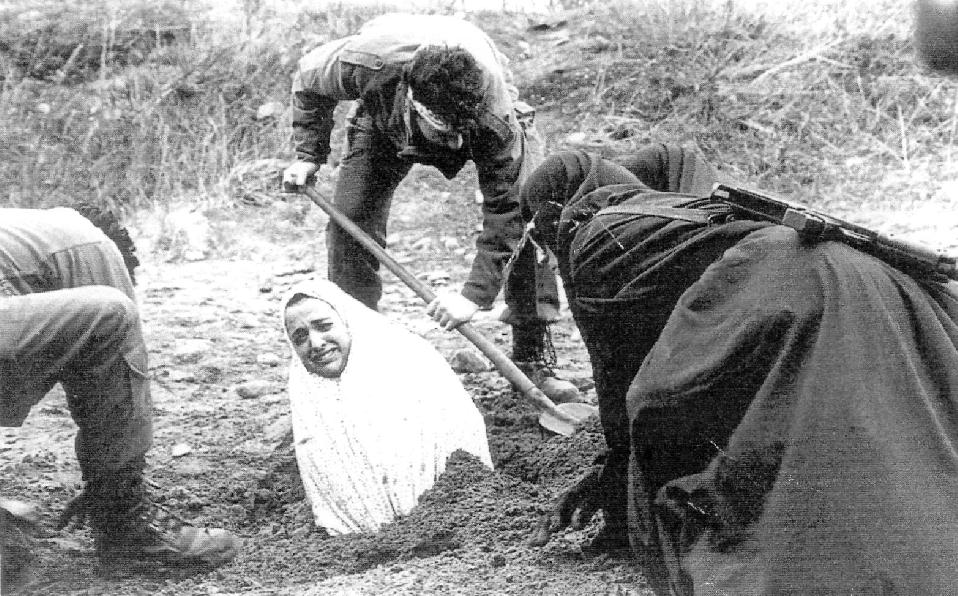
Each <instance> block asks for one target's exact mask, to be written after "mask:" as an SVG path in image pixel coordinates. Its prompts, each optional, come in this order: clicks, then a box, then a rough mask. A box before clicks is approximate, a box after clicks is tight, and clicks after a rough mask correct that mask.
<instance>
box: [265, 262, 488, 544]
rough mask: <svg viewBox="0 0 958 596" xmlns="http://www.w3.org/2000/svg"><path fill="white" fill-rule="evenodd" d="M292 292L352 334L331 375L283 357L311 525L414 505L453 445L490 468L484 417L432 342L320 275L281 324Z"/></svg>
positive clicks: (347, 529) (369, 524)
mask: <svg viewBox="0 0 958 596" xmlns="http://www.w3.org/2000/svg"><path fill="white" fill-rule="evenodd" d="M296 294H305V295H308V296H311V297H315V298H318V299H320V300H323V301H325V302H327V303H328V304H329V305H330V306H332V307H333V309H334V310H335V311H336V312H337V313H338V314H339V316H340V317H342V319H343V321H344V322H345V323H346V326H347V327H348V329H349V333H350V336H351V338H352V346H351V348H350V351H349V357H348V360H347V363H346V367H345V369H344V370H343V373H342V375H341V376H340V377H338V378H324V377H320V376H319V375H315V374H311V373H309V372H307V370H306V368H305V367H304V366H303V363H302V362H301V361H300V359H299V357H298V356H297V355H296V352H295V350H294V351H293V354H292V359H291V361H290V368H289V400H290V407H291V409H292V416H293V436H294V439H295V449H296V460H297V463H298V464H299V471H300V476H301V477H302V480H303V485H304V487H305V489H306V495H307V497H308V498H309V501H310V504H311V505H312V509H313V517H314V519H315V521H316V525H317V526H321V527H323V528H325V529H326V530H327V531H328V532H329V533H330V534H332V535H339V534H347V533H351V532H363V531H365V532H375V531H377V530H378V529H379V527H380V526H381V525H382V524H384V523H386V522H389V521H392V520H393V519H394V518H395V517H396V516H398V515H402V514H405V513H408V512H409V510H410V509H412V507H413V506H414V505H415V504H416V501H417V500H418V498H419V496H420V495H421V494H422V493H423V492H424V491H426V490H427V489H428V488H430V487H431V486H432V485H433V483H434V482H435V480H436V478H437V477H438V476H439V474H441V473H442V471H443V470H444V469H445V466H446V460H447V459H448V457H449V455H451V454H452V452H453V451H455V450H457V449H462V450H464V451H467V452H469V453H472V454H474V455H475V456H476V457H478V458H479V459H480V460H481V461H482V462H484V463H485V464H486V465H488V466H489V467H492V460H491V458H490V456H489V444H488V441H487V439H486V428H485V424H484V422H483V420H482V415H481V414H480V413H479V411H478V410H477V409H476V407H475V405H474V404H473V402H472V399H471V398H470V397H469V394H468V393H466V391H465V389H463V387H462V384H461V383H460V381H459V377H458V376H456V374H455V373H454V372H453V371H452V370H451V369H450V368H449V365H448V363H447V362H446V360H445V359H444V358H443V357H442V356H441V355H440V354H439V353H438V352H437V351H436V350H435V349H433V347H432V346H431V345H429V344H428V343H427V342H426V341H425V340H424V339H422V338H421V337H419V336H417V335H414V334H413V333H411V332H409V331H408V330H406V329H405V328H403V327H401V326H400V325H398V324H396V323H393V322H391V321H389V320H388V319H386V318H385V317H384V316H382V315H381V314H379V313H377V312H375V311H373V310H370V309H369V308H367V307H365V306H364V305H362V304H361V303H360V302H358V301H357V300H355V299H353V298H352V297H350V296H348V295H347V294H346V293H345V292H343V291H342V290H341V289H339V287H337V286H336V285H334V284H332V283H331V282H328V281H325V280H323V281H310V282H304V283H301V284H298V285H297V286H295V287H294V288H293V289H292V290H291V291H290V293H289V294H288V295H287V297H286V298H285V299H284V300H283V302H282V306H281V316H283V322H284V325H285V310H286V304H287V303H288V302H289V301H290V299H292V298H293V296H295V295H296ZM288 339H289V337H288V335H287V340H288Z"/></svg>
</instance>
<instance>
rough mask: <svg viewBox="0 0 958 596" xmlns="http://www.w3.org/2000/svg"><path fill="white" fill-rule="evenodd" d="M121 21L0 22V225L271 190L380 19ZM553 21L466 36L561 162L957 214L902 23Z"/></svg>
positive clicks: (944, 102) (871, 19)
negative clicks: (336, 78)
mask: <svg viewBox="0 0 958 596" xmlns="http://www.w3.org/2000/svg"><path fill="white" fill-rule="evenodd" d="M113 4H115V3H91V2H82V3H81V2H76V1H74V2H73V3H61V2H56V3H52V2H51V3H47V4H37V3H28V4H23V3H20V4H17V3H14V4H8V5H6V6H7V7H6V8H0V15H2V16H0V77H2V78H0V105H3V106H4V109H3V111H2V113H0V136H2V138H0V146H2V147H3V149H2V150H0V151H3V152H4V153H5V155H4V157H3V159H2V161H0V177H2V179H3V180H4V182H5V184H4V185H3V189H4V192H3V193H2V194H0V203H2V204H8V205H19V206H27V205H49V204H54V203H64V202H67V203H68V202H70V201H72V200H74V199H78V198H83V199H87V200H89V199H91V198H93V199H96V200H99V201H101V202H104V203H107V204H110V205H113V206H117V207H124V208H142V207H155V206H157V205H159V206H161V207H162V206H166V205H169V204H171V203H173V202H176V201H179V200H187V201H190V202H193V203H194V204H201V203H204V202H209V201H211V200H212V201H223V200H226V201H227V202H228V201H229V200H232V199H234V198H236V197H241V196H242V195H243V194H244V193H249V192H250V191H257V190H264V189H272V188H275V182H276V174H277V172H278V171H279V170H280V169H281V168H282V166H283V165H284V161H283V160H284V159H288V158H289V157H290V146H289V141H288V127H287V126H286V121H285V118H286V114H285V112H284V111H283V109H282V108H283V106H285V104H286V102H287V90H288V87H289V80H290V75H291V72H292V69H293V68H294V66H295V61H296V59H297V58H298V57H299V56H300V55H301V54H302V52H303V51H304V49H306V48H308V47H310V46H312V45H314V44H316V43H318V42H321V41H323V40H325V39H329V38H333V37H338V36H340V35H344V34H348V33H349V32H351V31H354V30H355V29H356V28H357V27H358V26H359V25H360V24H361V23H362V22H363V21H364V20H366V19H367V18H368V17H369V16H371V15H372V14H374V13H377V12H382V11H384V10H385V9H384V8H383V7H382V6H377V5H372V6H364V7H356V6H353V7H350V6H345V5H343V4H342V3H332V4H327V5H323V6H319V7H315V6H314V7H313V8H309V9H303V10H300V11H297V12H290V10H291V9H290V6H289V3H286V4H285V5H281V4H280V3H272V4H271V3H267V2H263V1H261V0H260V1H257V0H245V1H244V2H243V3H242V13H241V14H235V15H233V16H234V19H233V20H232V21H231V22H230V23H229V24H228V25H224V24H223V23H222V22H221V21H219V20H216V19H212V18H210V16H209V15H208V14H206V13H205V12H203V11H199V10H197V9H195V8H194V9H190V8H188V7H189V6H190V5H189V4H187V3H183V2H174V1H172V0H167V1H166V2H165V3H161V4H158V5H155V6H154V5H152V4H148V3H146V2H142V3H127V4H124V5H122V7H117V6H115V5H113ZM554 4H557V3H554ZM564 4H565V6H566V7H567V8H566V10H563V11H556V12H554V13H552V14H550V15H546V16H544V17H541V18H540V17H535V16H530V15H517V14H492V13H489V14H472V15H470V18H472V19H474V20H476V21H478V22H479V23H480V24H481V25H482V26H483V27H485V28H486V29H487V30H489V31H490V32H491V33H492V34H493V35H494V36H495V37H496V38H497V39H498V40H499V41H500V42H501V44H502V46H503V47H504V49H505V50H506V51H507V52H508V53H509V54H510V55H511V56H512V57H513V61H514V65H515V67H516V70H517V73H518V75H519V77H518V78H519V83H520V86H521V87H522V90H523V92H524V93H525V95H526V96H527V97H528V98H529V99H530V100H532V101H533V102H534V103H536V104H538V106H539V109H540V112H542V113H543V116H544V124H545V125H546V126H545V128H546V134H547V135H548V136H549V137H550V138H551V141H552V147H558V146H561V145H563V144H584V145H587V146H591V147H593V148H596V149H598V150H602V151H606V152H612V153H616V152H621V151H627V150H628V149H629V148H630V147H632V146H635V145H637V144H641V143H645V142H648V141H650V140H660V139H672V140H678V141H680V142H685V143H694V144H696V145H698V146H699V147H701V148H702V150H703V151H705V153H706V154H707V155H708V156H709V157H710V158H712V159H713V160H715V161H716V162H718V163H720V164H722V167H723V168H724V169H725V170H726V171H727V172H729V173H730V174H732V175H734V176H736V177H737V178H740V179H743V180H746V181H747V182H749V183H752V184H757V185H759V186H762V187H764V188H767V189H771V190H776V191H780V192H790V193H792V192H794V193H799V194H800V195H801V196H802V197H803V198H804V199H805V200H806V201H808V202H811V203H818V204H822V205H827V206H829V207H831V208H834V209H837V210H838V211H839V212H842V213H845V214H847V213H849V212H852V211H855V210H858V209H859V208H861V207H865V208H866V209H865V210H866V211H869V212H872V211H875V210H878V212H879V213H882V212H883V210H884V211H891V210H900V209H902V208H905V209H914V208H916V206H917V205H918V204H921V205H922V206H923V209H924V210H925V211H927V209H928V207H927V204H928V202H929V201H931V202H932V203H933V204H935V205H940V206H941V207H942V210H944V211H953V210H954V209H949V208H953V207H954V206H955V202H956V196H955V195H956V194H958V192H956V189H955V186H956V184H955V180H956V179H958V168H956V166H954V165H953V160H952V159H951V157H952V152H953V145H954V140H955V134H956V128H958V117H956V101H955V100H956V89H958V88H956V86H955V83H954V81H952V80H949V79H946V78H944V77H940V76H937V75H934V74H929V73H928V72H925V71H923V70H922V69H921V67H920V66H919V65H918V64H916V61H915V59H914V56H913V52H912V48H911V39H910V26H911V14H910V10H909V7H908V6H907V5H906V3H902V2H892V1H889V0H881V1H878V2H869V3H867V4H866V3H864V2H844V3H843V2H837V1H835V0H811V1H808V2H801V3H799V2H779V3H769V4H767V5H763V4H759V3H755V2H752V3H749V4H747V5H745V4H742V3H741V2H735V1H734V0H728V1H726V2H719V1H718V0H713V1H711V2H692V1H691V0H676V1H672V2H669V1H666V0H633V1H627V0H618V1H616V2H611V3H610V2H583V1H575V2H573V1H571V0H570V1H568V2H565V3H564ZM280 7H282V8H280ZM454 7H455V3H453V4H452V5H448V3H440V4H437V5H436V10H448V9H449V8H454ZM536 25H538V27H536ZM530 26H532V28H530ZM523 40H528V41H523ZM270 102H278V103H276V104H273V106H272V107H273V111H272V112H269V113H264V112H262V111H260V108H261V106H264V105H267V104H269V103H270ZM277 108H278V109H277ZM207 204H208V203H207ZM873 223H874V222H873ZM890 225H892V227H894V225H895V224H894V223H892V224H890ZM899 227H903V228H905V229H908V228H909V226H908V225H907V224H904V223H903V224H901V226H899ZM910 228H911V229H913V228H915V226H910Z"/></svg>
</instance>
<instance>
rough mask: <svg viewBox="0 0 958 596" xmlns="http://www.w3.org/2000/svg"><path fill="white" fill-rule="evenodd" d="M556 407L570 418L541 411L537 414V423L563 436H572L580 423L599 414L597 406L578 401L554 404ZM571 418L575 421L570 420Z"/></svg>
mask: <svg viewBox="0 0 958 596" xmlns="http://www.w3.org/2000/svg"><path fill="white" fill-rule="evenodd" d="M556 409H557V410H559V411H560V412H562V414H564V415H565V416H567V417H568V418H569V419H571V420H569V419H563V418H559V417H558V416H556V415H554V414H552V413H551V412H542V413H541V414H539V425H540V426H541V427H542V428H544V429H546V430H548V431H550V432H554V433H555V434H557V435H562V436H563V437H569V436H572V434H573V433H575V431H576V430H577V429H578V428H579V426H581V425H582V423H584V422H585V421H586V420H588V419H589V418H591V417H592V416H598V415H599V408H597V407H595V406H593V405H590V404H584V403H580V402H569V403H564V404H559V405H557V406H556ZM572 420H574V421H575V422H572Z"/></svg>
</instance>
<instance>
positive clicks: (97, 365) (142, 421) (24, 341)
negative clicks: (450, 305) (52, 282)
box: [0, 286, 152, 478]
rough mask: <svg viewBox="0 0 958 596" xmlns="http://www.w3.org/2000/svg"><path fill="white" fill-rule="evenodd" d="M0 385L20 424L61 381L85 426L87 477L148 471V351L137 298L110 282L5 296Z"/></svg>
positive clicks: (0, 303) (79, 449) (80, 445)
mask: <svg viewBox="0 0 958 596" xmlns="http://www.w3.org/2000/svg"><path fill="white" fill-rule="evenodd" d="M0 321H3V323H2V326H3V333H0V337H2V339H0V389H2V406H3V410H4V413H5V414H6V413H15V415H16V416H15V417H19V420H16V419H15V418H13V419H6V418H5V420H4V422H5V423H9V422H12V423H14V424H19V423H20V422H22V420H23V417H25V416H26V413H27V412H28V411H29V408H30V407H31V406H32V405H34V404H35V403H36V402H37V401H39V400H40V399H42V397H43V395H44V394H46V392H47V391H49V389H50V388H51V387H53V385H55V384H56V383H57V382H61V383H62V384H63V386H64V389H65V391H66V394H67V402H68V405H69V407H70V412H71V414H72V416H73V419H74V421H75V422H76V424H77V427H78V431H77V436H76V454H77V460H78V461H79V464H80V469H81V470H82V471H83V475H84V478H89V477H91V476H96V475H100V474H104V473H109V472H111V471H115V470H123V469H127V468H129V467H130V466H134V467H138V468H140V469H142V465H143V458H144V455H145V453H146V451H147V450H148V449H149V447H150V444H151V441H152V412H151V400H150V393H149V385H148V381H147V378H146V370H147V356H146V347H145V345H144V342H143V336H142V331H141V328H140V320H139V315H138V312H137V308H136V304H135V303H134V302H133V301H132V300H131V299H130V298H129V297H127V296H126V295H124V293H123V292H122V291H120V290H117V289H115V288H110V287H105V286H86V287H82V288H71V289H65V290H57V291H53V292H44V293H40V294H30V295H26V296H15V297H10V298H5V299H3V300H0Z"/></svg>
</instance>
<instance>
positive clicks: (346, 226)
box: [284, 184, 598, 436]
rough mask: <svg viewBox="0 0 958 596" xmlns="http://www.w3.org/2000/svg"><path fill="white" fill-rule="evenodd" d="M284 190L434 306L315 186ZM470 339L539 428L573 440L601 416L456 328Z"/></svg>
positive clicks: (468, 329)
mask: <svg viewBox="0 0 958 596" xmlns="http://www.w3.org/2000/svg"><path fill="white" fill-rule="evenodd" d="M284 190H296V191H299V192H301V193H303V194H305V195H306V196H307V197H309V198H310V200H311V201H312V202H313V203H315V204H316V206H318V207H319V208H320V209H322V210H323V211H325V212H326V214H327V215H328V216H329V218H330V219H331V220H333V221H334V222H335V223H336V225H338V226H339V227H341V228H342V229H343V230H345V231H346V232H347V233H348V234H349V235H350V236H352V237H353V238H354V239H355V240H356V241H357V242H359V243H360V244H362V245H363V247H365V248H366V250H368V251H369V252H371V253H372V254H373V255H375V256H376V258H377V259H378V260H379V262H380V263H382V264H383V265H384V266H385V267H386V268H387V269H389V271H391V272H392V273H393V274H394V275H395V276H396V277H398V278H399V279H400V280H402V281H403V283H405V284H406V285H407V286H409V288H410V289H411V290H412V291H413V292H415V293H416V295H418V296H419V297H420V298H422V299H423V300H425V301H426V303H427V304H428V303H430V302H432V301H433V299H435V297H436V295H435V294H434V293H433V291H432V290H431V289H430V288H429V287H428V286H426V285H425V284H424V283H422V282H421V281H419V280H418V279H417V278H416V277H415V276H413V275H412V274H411V273H410V272H409V271H407V270H406V269H405V268H404V267H403V266H402V265H400V264H399V262H398V261H396V260H395V259H393V258H392V256H390V255H389V253H387V252H386V251H385V250H384V249H383V248H382V247H381V246H379V243H377V242H376V241H375V240H373V239H372V238H371V237H370V236H369V235H368V234H366V232H364V231H363V230H362V229H360V227H359V226H358V225H356V224H355V223H353V221H352V220H351V219H349V218H348V217H346V216H345V215H344V214H343V213H342V212H340V211H339V210H338V209H336V207H334V206H333V204H332V203H331V202H330V201H328V200H327V199H326V198H325V197H323V196H322V195H321V194H319V192H318V191H317V190H316V189H314V188H312V187H311V186H309V185H308V184H307V185H304V186H292V187H290V186H286V188H285V189H284ZM456 329H457V330H458V331H459V333H461V334H462V335H463V336H464V337H465V338H466V339H468V340H469V341H470V342H472V344H473V345H474V346H476V347H477V348H479V351H481V352H482V353H483V354H485V355H486V357H487V358H488V359H489V360H491V361H492V364H493V365H494V366H495V367H496V370H498V371H499V372H500V373H501V374H502V376H504V377H505V378H506V379H507V380H508V381H509V382H511V383H512V384H513V385H515V386H516V387H517V388H518V389H519V391H520V392H521V393H522V395H523V396H524V397H525V398H526V400H527V401H528V402H529V403H530V404H532V406H533V407H535V408H536V410H538V411H539V425H540V426H542V427H543V428H545V429H546V430H549V431H551V432H554V433H556V434H559V435H563V436H569V435H571V434H572V433H574V432H575V431H576V429H577V428H578V427H579V426H581V425H582V423H583V422H585V421H586V419H588V418H589V417H591V416H594V415H597V414H598V409H597V408H596V407H595V406H592V405H589V404H583V403H565V404H559V405H556V404H555V403H553V402H552V400H550V399H549V398H548V397H546V395H545V394H544V393H543V392H542V391H541V390H540V389H539V388H538V387H536V386H535V383H533V382H532V381H531V380H530V379H529V377H527V376H526V375H525V374H524V373H523V372H522V371H521V370H519V367H517V366H516V365H515V363H513V362H512V360H510V359H509V357H508V356H506V355H505V354H504V353H503V352H502V351H501V350H500V349H499V348H497V347H496V346H495V344H493V343H492V342H491V341H489V340H488V339H486V337H485V336H483V335H482V334H480V333H479V332H478V331H477V330H476V329H475V328H474V327H473V326H472V325H470V324H468V323H463V324H461V325H459V326H458V327H457V328H456Z"/></svg>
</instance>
